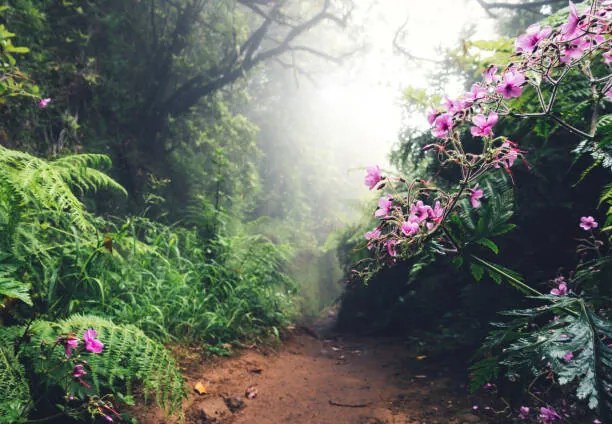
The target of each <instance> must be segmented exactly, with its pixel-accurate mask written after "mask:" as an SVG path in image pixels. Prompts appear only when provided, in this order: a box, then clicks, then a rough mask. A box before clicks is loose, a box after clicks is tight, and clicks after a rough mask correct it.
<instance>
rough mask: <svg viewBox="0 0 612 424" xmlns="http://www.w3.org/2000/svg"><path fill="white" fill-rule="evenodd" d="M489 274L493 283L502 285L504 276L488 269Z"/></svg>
mask: <svg viewBox="0 0 612 424" xmlns="http://www.w3.org/2000/svg"><path fill="white" fill-rule="evenodd" d="M487 274H488V275H489V277H491V279H492V280H493V281H495V282H496V283H497V284H501V282H502V276H501V275H500V274H499V273H498V272H495V271H493V270H491V269H487Z"/></svg>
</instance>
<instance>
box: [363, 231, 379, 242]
mask: <svg viewBox="0 0 612 424" xmlns="http://www.w3.org/2000/svg"><path fill="white" fill-rule="evenodd" d="M380 235H381V231H380V228H374V229H373V230H372V231H368V232H367V233H365V238H366V240H376V239H377V238H379V237H380Z"/></svg>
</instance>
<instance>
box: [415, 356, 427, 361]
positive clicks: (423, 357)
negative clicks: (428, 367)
mask: <svg viewBox="0 0 612 424" xmlns="http://www.w3.org/2000/svg"><path fill="white" fill-rule="evenodd" d="M416 359H417V361H422V360H423V359H427V355H418V356H417V357H416Z"/></svg>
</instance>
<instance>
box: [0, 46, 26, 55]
mask: <svg viewBox="0 0 612 424" xmlns="http://www.w3.org/2000/svg"><path fill="white" fill-rule="evenodd" d="M4 51H6V52H8V53H19V54H23V53H28V52H29V51H30V49H29V48H27V47H18V46H6V47H5V48H4Z"/></svg>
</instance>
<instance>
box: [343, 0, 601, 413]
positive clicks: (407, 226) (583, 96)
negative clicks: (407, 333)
mask: <svg viewBox="0 0 612 424" xmlns="http://www.w3.org/2000/svg"><path fill="white" fill-rule="evenodd" d="M609 8H610V5H609V4H607V3H606V2H604V3H601V2H597V1H595V2H592V4H591V5H589V6H588V7H587V8H586V9H585V8H584V6H582V8H581V11H580V12H576V9H575V8H574V6H571V7H570V9H569V14H570V16H569V18H568V17H567V14H565V15H563V16H553V17H552V18H550V19H549V20H547V22H544V23H542V24H541V25H539V26H533V27H530V28H529V30H528V33H527V34H526V35H521V36H520V37H519V38H518V39H517V40H516V41H515V43H514V49H513V50H511V49H509V48H508V47H509V43H508V41H507V40H501V41H499V42H492V43H489V44H485V43H474V44H473V45H471V46H470V48H472V47H474V49H475V51H474V49H473V51H472V52H469V48H466V49H465V50H464V51H463V55H462V54H461V53H460V52H459V53H458V54H457V55H456V56H457V57H458V58H460V59H461V60H456V58H455V60H454V61H455V64H456V65H457V66H459V67H460V68H461V69H462V73H463V76H464V77H465V78H466V83H468V84H467V86H468V87H469V91H467V92H466V93H465V94H464V95H462V96H459V97H458V98H449V97H444V101H443V104H442V105H435V106H433V107H432V108H431V109H429V111H428V119H429V122H430V124H431V134H429V133H426V132H424V131H422V130H418V129H408V130H407V131H406V132H405V134H404V138H403V139H402V140H401V141H402V144H401V145H400V147H399V148H398V149H397V150H396V152H395V156H394V161H395V163H396V164H398V165H399V167H400V169H401V171H403V172H402V175H400V176H395V175H393V174H392V173H389V174H388V175H383V173H382V171H381V170H380V169H379V168H378V167H370V168H368V169H367V171H366V180H365V182H366V185H367V186H368V187H369V188H370V189H371V190H374V189H376V190H380V191H381V192H382V197H381V198H380V199H379V202H378V209H377V210H376V211H375V213H374V215H375V216H376V217H377V220H376V224H375V227H374V228H373V229H371V230H370V231H368V232H366V233H365V238H366V240H367V242H361V243H356V245H357V247H362V248H363V247H366V246H367V249H368V250H369V252H364V251H363V250H362V252H361V253H360V254H359V255H360V256H359V255H358V254H354V255H352V256H353V257H354V258H359V257H361V258H365V259H362V260H360V261H357V262H354V264H355V265H354V266H351V269H355V270H356V271H353V272H352V274H351V276H350V279H351V283H352V286H351V288H350V290H349V294H351V293H352V294H355V293H357V294H358V293H359V292H360V291H363V290H365V289H361V288H357V289H355V287H356V286H357V285H358V281H359V280H360V279H365V280H368V279H371V282H370V285H372V284H376V285H377V286H378V287H381V286H383V287H385V288H386V290H387V291H388V292H389V293H391V295H390V296H389V297H384V294H381V291H382V290H384V289H380V288H379V289H378V292H375V291H373V290H370V289H369V288H368V289H367V290H369V292H368V293H372V292H373V293H375V294H376V296H371V298H370V299H367V298H366V299H364V300H365V302H364V303H363V304H360V305H359V309H361V310H364V309H367V308H369V307H373V308H375V309H376V310H378V311H383V310H385V308H386V309H387V310H388V309H389V308H392V307H395V304H396V303H393V302H394V301H395V300H394V299H398V300H400V299H403V298H404V295H405V293H409V292H410V290H412V291H414V290H419V291H421V292H423V291H425V290H427V289H429V288H430V287H427V286H435V285H437V284H440V283H438V282H435V280H434V281H431V280H425V282H424V283H423V284H415V283H414V282H411V281H410V280H411V278H409V277H407V274H408V270H410V269H411V267H418V265H419V263H421V258H422V257H423V256H424V255H435V256H437V257H438V258H439V259H437V260H436V261H435V262H434V263H435V264H436V267H438V268H439V269H445V267H446V266H448V262H449V257H451V258H452V263H453V264H454V265H455V266H456V267H460V268H462V269H463V270H464V272H462V273H461V275H459V276H454V279H455V280H456V281H457V282H458V283H460V284H466V281H467V280H466V279H465V275H466V274H468V273H469V274H471V276H472V278H473V279H474V280H476V281H480V280H482V279H483V278H484V276H485V275H487V276H488V277H490V278H491V280H493V281H494V282H496V283H498V284H499V283H502V282H506V283H509V285H510V286H512V287H514V288H517V289H519V290H520V291H522V292H523V293H526V294H529V295H531V296H532V297H533V296H535V297H536V298H537V299H539V300H545V301H547V302H552V303H551V304H550V305H545V306H539V307H535V308H528V309H523V310H519V309H516V306H514V309H513V310H514V314H518V315H520V316H521V319H522V321H517V322H514V323H509V324H506V323H504V324H503V326H507V327H503V328H502V327H499V328H497V329H496V330H494V331H493V332H492V333H491V336H490V338H489V341H490V342H491V341H494V342H495V343H493V344H494V345H495V346H498V352H501V353H499V357H496V356H491V355H485V356H484V357H483V358H481V359H482V360H481V361H480V362H478V363H477V364H476V365H475V366H474V367H473V369H472V371H473V372H472V374H473V376H474V381H473V383H472V384H473V387H474V388H476V387H481V386H482V384H484V383H489V382H490V379H491V378H495V377H498V376H499V375H500V374H501V369H500V363H501V364H502V365H503V366H504V367H505V368H506V369H507V370H510V374H511V375H512V377H513V379H514V380H520V381H521V382H523V383H525V386H524V387H525V388H527V384H528V383H529V382H528V381H527V382H526V381H525V380H524V378H523V377H524V376H525V375H526V374H527V372H529V373H533V374H535V375H547V376H550V378H553V376H556V377H558V382H559V383H561V384H564V385H570V386H572V387H574V388H575V396H574V397H572V396H571V395H570V394H569V393H566V395H567V396H568V398H569V399H570V400H571V401H572V405H573V406H572V408H574V409H578V408H579V407H576V406H575V405H576V404H578V403H579V402H577V400H586V404H587V406H588V407H590V408H597V413H598V414H600V415H599V416H601V417H602V418H605V415H606V411H607V410H608V409H609V408H608V406H609V405H608V404H607V403H606V402H607V401H604V400H603V398H604V397H605V394H604V393H606V390H607V389H608V386H607V384H609V381H607V380H606V379H607V377H605V376H607V375H609V374H610V370H609V359H608V358H607V357H608V356H609V350H610V349H609V346H608V338H609V335H608V332H609V327H610V322H609V312H610V310H609V297H607V296H609V289H608V288H607V284H606V282H607V281H608V277H609V270H610V266H609V262H610V261H609V253H610V252H609V249H608V246H609V243H610V240H609V238H605V237H604V238H603V239H599V238H597V237H596V236H595V235H594V234H593V233H592V232H591V231H592V230H593V229H594V228H596V227H597V222H595V218H593V216H586V215H588V213H587V212H586V211H591V210H593V209H592V208H594V205H595V204H596V203H597V199H598V197H599V198H600V204H603V203H609V195H608V191H609V189H607V188H605V189H604V193H603V194H601V195H600V193H599V191H600V190H602V188H603V187H604V185H606V184H608V183H609V169H606V168H607V164H608V162H609V161H608V158H607V156H608V144H609V143H608V141H607V140H608V138H609V137H608V135H609V134H608V131H607V123H608V121H609V116H610V115H609V104H610V103H609V100H610V98H612V90H610V84H611V80H610V72H609V59H608V58H607V55H609V43H610V31H609V14H610V10H609ZM580 16H582V17H583V20H582V21H580V22H579V18H578V17H580ZM600 17H601V18H600ZM568 22H569V23H568ZM572 22H575V23H576V25H575V26H572V24H571V23H572ZM546 24H549V25H553V26H554V27H555V28H551V27H547V26H545V25H546ZM587 28H588V29H587ZM591 30H593V31H595V32H598V34H600V35H601V37H600V38H599V39H598V41H596V42H595V41H594V42H591V43H588V45H587V43H585V44H584V46H583V47H578V49H577V55H576V56H574V57H572V58H571V59H570V58H568V54H569V51H570V49H571V46H569V44H568V43H571V42H573V41H568V39H566V38H565V37H568V36H569V32H570V31H575V32H574V33H572V36H573V37H577V39H579V38H580V37H587V38H588V37H590V35H587V34H588V33H589V31H591ZM487 49H490V50H491V53H492V55H486V54H484V55H483V54H482V52H483V50H487ZM467 53H472V55H467ZM505 53H514V55H513V56H512V57H511V58H509V59H508V60H512V62H511V63H510V64H508V65H507V66H504V67H503V68H499V69H503V71H502V72H501V74H497V71H498V68H497V67H495V66H493V65H491V66H488V67H487V68H486V71H485V72H484V74H483V80H482V81H480V82H474V81H473V80H472V78H470V75H472V74H474V71H475V69H477V68H479V67H480V66H479V65H480V64H482V61H483V60H485V61H486V60H490V58H491V57H495V58H500V57H508V56H507V55H506V56H504V54H505ZM465 56H467V57H465ZM408 94H409V96H407V100H408V101H409V102H411V103H410V106H409V108H410V109H409V110H414V111H418V110H422V109H423V106H424V102H425V100H424V95H423V93H418V92H415V91H414V90H409V92H408ZM436 94H438V93H436ZM440 97H441V96H439V95H437V96H432V100H433V101H435V99H436V98H437V99H439V98H440ZM493 128H494V129H493ZM572 153H573V154H574V156H572ZM432 156H433V159H432ZM435 159H437V161H436V160H435ZM527 161H528V162H527ZM520 162H522V163H524V164H525V165H526V166H525V167H518V166H517V164H518V163H520ZM561 170H563V172H561ZM566 170H567V171H566ZM502 171H503V172H505V173H506V174H507V175H508V176H509V179H511V180H512V182H513V183H514V184H515V185H516V190H514V189H509V188H508V185H507V184H506V183H505V181H504V178H499V175H500V174H501V173H502ZM506 182H507V179H506ZM568 187H570V188H569V189H568ZM576 187H577V188H576ZM580 213H582V214H584V215H585V216H582V218H580V215H579V214H580ZM591 213H592V214H593V215H596V213H595V212H591ZM370 214H371V212H370ZM579 218H580V219H579ZM609 219H610V217H609V214H608V216H607V218H606V222H608V221H609ZM510 221H512V222H510ZM578 224H580V229H579V228H578ZM608 226H609V224H606V226H604V229H606V230H607V229H608ZM578 231H581V232H583V234H584V231H587V233H586V234H588V235H587V236H584V237H581V238H580V239H579V245H578V248H577V249H574V244H575V241H574V240H575V238H576V237H577V233H578ZM351 235H352V234H351ZM364 245H366V246H364ZM574 250H575V251H576V254H574V253H573V251H574ZM493 255H495V256H498V257H499V259H495V260H491V259H489V258H490V257H493ZM496 262H503V263H504V264H505V265H504V266H502V265H499V264H497V263H496ZM575 264H577V265H575ZM508 265H509V266H508ZM394 268H395V269H396V271H395V272H394V271H393V269H394ZM429 268H430V270H429V272H431V273H433V274H435V271H436V270H435V269H433V267H429ZM510 268H512V269H510ZM573 268H576V271H574V272H569V273H568V272H567V271H566V270H567V269H573ZM513 269H518V270H520V274H523V275H525V278H524V277H522V276H521V275H520V274H519V273H518V272H516V271H513ZM427 273H428V270H427V268H426V270H425V275H427ZM442 273H443V272H441V273H440V274H442ZM550 275H557V276H558V277H557V280H558V281H557V280H556V281H557V282H556V283H555V284H558V286H557V287H555V288H553V289H552V290H550V292H551V296H545V295H543V294H542V293H543V292H542V290H543V289H544V287H546V286H545V284H544V283H543V280H544V279H545V278H549V277H550ZM562 275H567V280H563V279H562ZM421 276H423V274H421ZM439 278H440V279H442V278H441V277H439ZM379 280H380V281H379ZM526 281H531V283H530V284H527V283H526ZM559 281H561V282H559ZM426 285H427V286H426ZM398 287H403V288H402V289H401V291H398V289H397V288H398ZM425 287H427V288H425ZM444 290H447V289H446V288H445V289H444ZM490 290H491V289H490V288H487V289H485V287H484V286H482V285H480V286H478V288H474V289H473V290H470V291H468V290H467V286H465V287H464V288H463V289H462V292H463V293H465V294H468V293H470V294H469V297H470V300H467V299H466V300H467V301H466V302H464V301H463V299H461V302H455V304H454V305H452V306H451V309H450V311H449V312H447V314H451V315H453V316H454V317H455V319H456V320H458V319H460V318H462V317H465V316H469V315H471V314H477V312H476V311H474V310H473V309H471V308H470V307H469V306H470V305H473V304H476V303H477V302H478V300H482V299H484V298H486V297H487V295H488V294H487V292H488V291H490ZM502 290H503V289H502V288H501V287H500V288H499V289H494V290H493V291H494V292H497V293H498V295H497V296H496V298H495V296H494V299H493V301H492V304H490V305H489V307H490V308H493V309H496V308H497V310H499V309H507V308H508V306H510V305H508V304H506V305H503V303H504V302H506V303H507V301H508V300H511V301H513V302H514V304H515V305H516V303H520V304H521V305H522V304H525V303H532V302H533V301H532V300H520V299H518V298H516V297H512V298H511V299H507V298H504V296H505V295H502V293H503V291H502ZM394 295H395V296H394ZM366 296H367V295H366ZM346 299H349V301H350V302H354V299H351V297H350V296H348V295H346V296H345V307H346V309H347V310H348V308H350V307H351V303H350V302H347V301H346ZM381 302H383V304H382V305H381V304H380V303H381ZM395 302H397V301H395ZM430 302H431V303H430V304H429V305H428V308H429V309H434V310H435V309H437V308H438V307H440V306H441V305H445V296H442V295H441V296H440V297H439V298H438V299H435V300H430ZM527 306H529V305H527ZM489 311H490V310H489ZM521 311H522V312H521ZM547 311H548V312H552V311H554V313H555V315H556V316H557V319H556V320H555V321H554V322H552V323H546V322H544V321H543V318H542V317H541V316H540V315H542V314H544V313H545V312H547ZM521 314H523V315H521ZM408 317H410V315H409V313H406V314H405V315H404V316H402V315H397V317H396V320H400V319H405V318H408ZM349 319H350V318H349ZM353 319H356V317H353ZM480 319H481V320H483V319H490V316H487V314H486V313H482V314H480ZM443 321H444V320H443V319H442V317H440V318H438V322H440V323H443ZM426 325H427V326H430V325H431V323H429V322H428V323H427V324H426ZM473 330H474V328H470V326H469V324H468V325H465V326H464V330H463V331H465V334H466V335H467V334H473V333H474V331H473ZM560 334H566V335H567V336H568V337H569V338H568V339H567V340H564V341H560V340H558V339H559V337H558V336H559V335H560ZM439 338H440V339H441V337H439ZM562 342H563V343H562ZM562 349H565V351H564V352H563V353H561V350H562ZM568 351H570V352H572V355H573V358H570V356H566V354H567V353H568ZM602 351H604V353H603V354H601V352H602ZM564 357H565V359H564ZM500 361H501V362H500ZM504 361H505V362H504ZM548 362H550V363H551V364H552V365H551V368H547V363H548ZM519 365H521V366H523V368H522V369H521V367H519ZM485 380H487V381H485ZM570 383H571V384H570ZM546 392H547V393H548V392H549V391H548V390H546ZM536 399H537V401H538V403H540V404H541V405H542V404H543V405H546V406H548V405H549V404H548V402H551V403H552V402H553V399H552V398H551V399H542V398H538V397H536Z"/></svg>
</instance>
